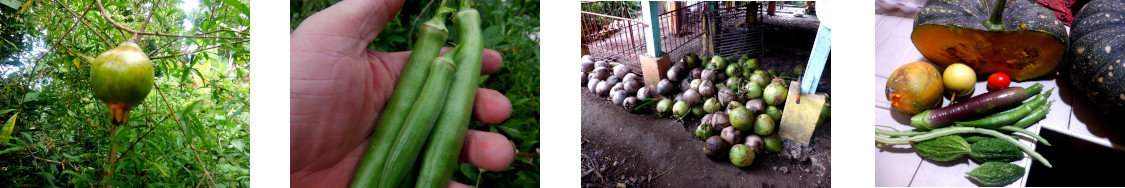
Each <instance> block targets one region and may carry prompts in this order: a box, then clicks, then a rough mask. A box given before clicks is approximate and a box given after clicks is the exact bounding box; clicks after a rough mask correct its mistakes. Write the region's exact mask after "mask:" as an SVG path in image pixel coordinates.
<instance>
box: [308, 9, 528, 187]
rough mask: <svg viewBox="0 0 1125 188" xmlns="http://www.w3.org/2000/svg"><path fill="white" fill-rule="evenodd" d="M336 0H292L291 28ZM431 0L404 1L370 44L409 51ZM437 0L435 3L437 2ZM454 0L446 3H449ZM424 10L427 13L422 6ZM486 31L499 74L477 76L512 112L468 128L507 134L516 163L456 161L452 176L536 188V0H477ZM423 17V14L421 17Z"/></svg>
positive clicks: (476, 182) (477, 183)
mask: <svg viewBox="0 0 1125 188" xmlns="http://www.w3.org/2000/svg"><path fill="white" fill-rule="evenodd" d="M336 2H338V1H337V0H291V1H289V3H290V14H291V17H290V29H296V28H297V26H298V25H300V23H301V21H302V20H304V19H305V18H306V17H308V16H310V15H312V14H315V13H316V12H317V11H320V10H323V9H325V8H327V7H329V6H332V4H335V3H336ZM430 2H431V1H428V0H427V1H407V2H406V4H405V5H403V8H402V10H400V11H399V13H398V16H396V17H395V18H394V19H393V20H391V22H390V23H388V24H387V27H386V28H384V29H383V31H382V32H381V33H380V35H379V37H378V38H376V39H375V41H374V42H372V43H371V44H370V45H369V46H368V47H369V48H371V49H376V50H380V51H388V52H392V51H407V50H410V43H411V42H410V41H411V40H412V37H404V36H411V34H410V33H411V32H412V30H411V28H414V27H415V25H417V24H420V23H421V22H423V21H418V19H419V18H421V19H423V20H424V19H428V18H429V17H430V15H432V14H433V10H435V8H433V7H431V8H429V9H426V8H425V7H426V5H427V4H430ZM438 2H440V1H434V2H433V4H435V5H431V6H436V4H438ZM455 2H457V1H456V0H450V1H449V2H447V4H449V5H453V4H455ZM423 9H426V11H425V12H423V11H422V10H423ZM476 9H477V10H478V11H480V12H481V28H483V29H484V31H483V35H484V36H485V37H484V45H485V46H484V47H485V48H489V49H493V50H496V51H499V52H500V53H501V55H502V56H503V57H504V66H503V68H501V69H500V71H499V72H497V73H495V74H492V75H489V76H483V77H481V87H485V88H491V89H495V90H497V91H500V92H501V93H504V95H505V96H507V97H508V99H509V100H511V101H512V116H511V118H509V119H508V120H507V121H505V122H504V123H501V124H499V125H490V124H484V123H481V122H476V121H474V122H473V124H472V125H470V127H469V128H470V129H476V130H481V131H489V132H496V133H500V134H503V135H504V136H507V137H508V139H509V140H512V142H514V143H515V144H516V148H517V149H519V153H518V154H517V157H516V161H515V162H514V163H512V165H511V166H510V167H508V168H507V169H505V170H504V171H501V172H488V171H483V170H480V169H478V168H476V167H473V166H472V165H468V164H464V163H462V164H460V168H459V172H458V173H454V177H453V178H454V180H456V181H458V182H463V183H465V184H468V185H471V186H477V187H538V186H539V160H538V159H539V1H535V0H530V1H529V0H506V1H501V0H479V1H477V7H476ZM419 15H421V16H419ZM455 29H456V28H454V27H450V30H451V31H450V34H451V36H450V37H449V38H450V39H451V40H450V41H449V43H450V44H452V43H454V42H456V41H453V40H452V39H455V38H456V36H452V35H456V31H455Z"/></svg>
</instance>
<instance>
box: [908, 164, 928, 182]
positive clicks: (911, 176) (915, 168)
mask: <svg viewBox="0 0 1125 188" xmlns="http://www.w3.org/2000/svg"><path fill="white" fill-rule="evenodd" d="M924 162H926V159H922V160H919V161H918V166H915V167H914V175H910V183H906V186H907V187H910V186H911V185H914V178H917V177H918V171H922V163H924Z"/></svg>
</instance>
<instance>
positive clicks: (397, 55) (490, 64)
mask: <svg viewBox="0 0 1125 188" xmlns="http://www.w3.org/2000/svg"><path fill="white" fill-rule="evenodd" d="M452 49H453V48H450V47H444V48H441V54H440V55H445V52H448V51H449V50H452ZM370 52H371V53H373V54H377V55H375V56H376V57H378V58H380V60H381V61H383V62H388V63H387V64H388V65H389V66H390V68H392V69H393V70H402V67H403V66H405V63H406V60H407V59H410V51H402V52H391V53H383V52H378V51H375V50H370ZM503 64H504V58H502V57H500V52H497V51H496V50H492V49H484V51H483V52H482V54H481V66H480V74H481V75H486V74H492V73H495V72H496V71H498V70H500V67H502V66H503Z"/></svg>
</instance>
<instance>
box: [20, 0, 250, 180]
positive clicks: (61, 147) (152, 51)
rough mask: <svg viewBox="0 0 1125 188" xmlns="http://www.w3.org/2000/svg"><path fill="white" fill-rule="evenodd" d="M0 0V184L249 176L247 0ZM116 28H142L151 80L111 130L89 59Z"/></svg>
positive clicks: (107, 44) (116, 39)
mask: <svg viewBox="0 0 1125 188" xmlns="http://www.w3.org/2000/svg"><path fill="white" fill-rule="evenodd" d="M0 2H4V3H3V4H0V20H2V22H0V46H2V47H0V62H2V63H0V122H2V123H3V125H4V126H12V127H13V128H14V129H13V132H12V133H11V140H10V142H9V143H8V144H0V161H3V162H0V185H3V186H5V187H55V186H59V187H91V186H96V185H112V186H117V187H148V186H153V187H187V186H198V185H204V186H215V187H246V186H249V182H250V181H249V177H250V170H249V167H250V156H249V154H250V145H249V141H250V127H249V105H250V104H249V97H250V92H249V76H250V72H249V62H250V61H249V58H250V54H249V42H248V40H249V37H250V36H249V31H248V29H249V27H248V26H249V9H248V8H247V7H248V6H249V5H248V4H247V1H245V0H242V1H240V0H222V1H218V0H198V1H197V0H171V1H125V0H102V1H100V2H101V5H102V6H103V7H104V9H105V10H104V12H105V13H103V12H102V11H101V10H99V7H98V5H97V4H96V3H95V1H63V0H26V1H11V0H8V1H0ZM8 2H16V3H14V6H13V3H8ZM103 14H104V16H103ZM107 17H108V18H107ZM113 23H119V24H120V26H115V25H114V24H113ZM123 28H128V29H132V30H137V31H141V32H149V33H151V34H144V35H140V36H139V37H138V40H137V41H136V42H137V43H138V44H140V46H141V48H142V49H143V51H144V52H146V53H147V54H148V57H149V58H150V59H152V63H153V64H154V69H155V72H156V73H155V75H156V78H155V86H156V87H154V88H153V90H152V92H151V93H150V94H149V95H148V97H147V99H145V102H144V103H143V104H142V105H140V106H137V107H136V108H134V109H133V110H132V114H130V118H129V121H128V122H127V124H126V125H125V126H119V127H117V128H118V133H116V134H115V135H113V134H110V132H111V129H113V127H114V125H113V124H111V123H110V122H109V112H108V110H107V109H106V105H105V104H103V103H102V102H101V101H99V100H98V99H97V98H96V97H95V96H94V94H93V92H92V91H91V89H90V82H89V77H90V66H91V62H92V61H93V58H94V57H97V56H98V54H100V53H102V52H104V51H106V50H108V49H111V48H113V47H116V46H117V45H118V44H120V43H122V42H126V41H129V40H130V38H131V37H133V36H134V34H132V33H130V32H129V31H127V30H125V29H123ZM200 36H207V37H200ZM8 109H11V110H12V111H6V110H8ZM17 113H18V116H16V115H15V114H17ZM13 116H15V117H16V118H14V119H13V120H9V118H11V117H13ZM111 135H113V136H111ZM0 136H3V135H0ZM114 145H116V148H117V149H116V152H110V150H111V149H110V148H111V146H114ZM111 154H115V155H116V156H119V157H117V158H118V160H116V161H110V160H109V159H108V157H107V156H108V155H111ZM107 169H112V171H113V173H112V174H113V175H112V176H107V173H106V171H107Z"/></svg>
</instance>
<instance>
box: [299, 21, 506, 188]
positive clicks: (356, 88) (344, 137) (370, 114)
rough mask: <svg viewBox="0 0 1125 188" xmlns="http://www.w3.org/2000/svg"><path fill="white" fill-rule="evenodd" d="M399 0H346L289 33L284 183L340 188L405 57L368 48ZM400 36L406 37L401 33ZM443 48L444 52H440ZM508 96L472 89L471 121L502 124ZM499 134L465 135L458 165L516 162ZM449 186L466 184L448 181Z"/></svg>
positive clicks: (491, 65)
mask: <svg viewBox="0 0 1125 188" xmlns="http://www.w3.org/2000/svg"><path fill="white" fill-rule="evenodd" d="M402 4H403V1H401V0H385V1H383V0H347V1H342V2H339V3H337V4H335V5H333V6H331V7H329V8H327V9H325V10H323V11H320V12H319V13H317V14H315V15H312V16H310V17H308V18H307V19H306V20H305V21H304V22H302V23H301V25H300V26H299V27H298V28H297V29H296V30H294V31H293V32H292V33H291V34H290V36H289V39H290V42H291V44H290V48H289V52H290V73H289V76H290V90H289V95H290V96H289V97H290V98H289V105H290V119H289V122H290V127H289V132H290V135H289V139H290V140H289V141H290V146H289V147H290V148H289V149H290V154H289V157H290V162H289V165H290V166H289V168H290V170H289V172H290V185H291V186H293V187H313V186H315V187H344V186H347V185H348V184H350V183H351V180H352V178H353V177H354V173H355V169H356V166H357V165H358V164H359V160H360V158H361V157H362V156H363V153H364V152H365V150H366V148H367V144H368V141H369V139H370V137H371V134H372V132H373V131H374V130H375V126H376V122H378V118H379V117H378V114H380V113H381V111H382V109H383V107H384V106H385V105H386V103H387V102H388V101H389V100H390V98H391V93H392V92H393V90H394V86H395V83H397V81H398V78H399V76H400V74H401V73H402V68H403V66H404V65H405V63H406V60H407V58H408V57H409V56H410V52H392V53H385V52H379V51H375V50H369V49H367V44H369V43H371V42H372V41H373V40H374V39H375V37H376V36H378V35H379V31H382V30H383V27H385V26H386V24H387V22H389V21H390V20H391V19H393V18H394V16H395V14H396V13H398V10H399V9H400V8H402ZM402 37H406V36H402ZM447 50H448V48H446V49H443V50H442V51H443V53H444V51H447ZM482 61H483V62H482V66H481V74H491V73H494V72H496V71H497V70H499V69H500V66H501V63H502V59H501V57H500V53H498V52H496V51H494V50H489V49H485V50H484V54H483V57H482ZM511 112H512V106H511V102H510V101H508V98H507V97H505V96H504V95H503V94H500V92H497V91H495V90H491V89H477V96H476V100H475V101H474V106H473V119H476V120H478V121H481V122H484V123H490V124H498V123H501V122H503V121H504V120H506V119H508V116H509V115H511ZM515 151H516V150H515V147H514V145H513V144H512V143H511V142H510V141H508V139H507V138H505V137H504V136H503V135H500V134H496V133H490V132H482V131H475V130H469V131H468V132H467V133H466V135H465V143H464V146H463V147H462V149H461V157H460V161H462V162H467V163H469V164H472V165H474V166H477V167H480V168H483V169H486V170H491V171H499V170H503V169H504V168H507V167H508V165H510V164H511V162H512V160H513V158H515ZM450 187H467V186H466V185H464V184H460V183H456V182H451V183H450Z"/></svg>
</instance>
